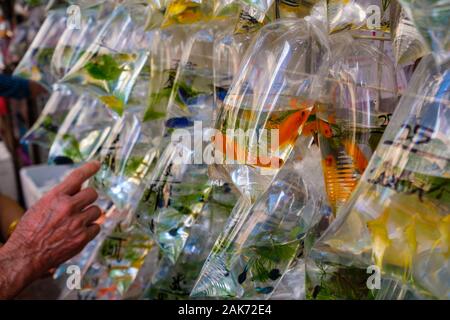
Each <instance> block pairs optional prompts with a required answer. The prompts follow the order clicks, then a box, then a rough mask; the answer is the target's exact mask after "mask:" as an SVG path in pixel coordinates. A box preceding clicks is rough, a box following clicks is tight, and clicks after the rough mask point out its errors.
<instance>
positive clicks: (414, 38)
mask: <svg viewBox="0 0 450 320" xmlns="http://www.w3.org/2000/svg"><path fill="white" fill-rule="evenodd" d="M394 11H395V12H392V15H393V17H392V18H391V20H392V29H391V33H392V38H393V43H392V46H393V51H394V57H395V62H396V63H397V64H400V65H408V64H411V63H414V62H415V61H416V60H417V59H420V58H422V57H424V56H425V55H426V54H427V53H428V48H427V46H426V44H425V43H424V40H423V38H422V36H421V35H420V33H419V31H417V29H416V27H415V26H414V24H413V23H412V21H411V20H410V19H409V17H408V16H407V14H406V12H405V10H404V9H402V8H401V6H400V5H399V4H396V5H395V9H394Z"/></svg>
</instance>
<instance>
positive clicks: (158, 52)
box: [143, 27, 189, 122]
mask: <svg viewBox="0 0 450 320" xmlns="http://www.w3.org/2000/svg"><path fill="white" fill-rule="evenodd" d="M187 30H189V28H181V27H180V28H178V27H172V28H167V29H164V30H157V31H155V32H154V37H153V41H152V46H151V50H150V56H149V59H148V61H149V68H150V74H149V87H148V95H147V98H146V100H147V105H146V109H145V112H144V115H143V121H144V122H147V121H155V120H161V119H162V120H164V119H165V118H166V116H167V107H168V103H169V99H170V96H171V94H172V89H173V86H174V83H175V77H176V74H177V70H178V66H179V63H180V60H181V56H182V54H183V52H184V51H185V46H186V42H188V41H189V40H188V39H189V35H188V33H187V32H186V31H187Z"/></svg>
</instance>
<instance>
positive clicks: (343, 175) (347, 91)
mask: <svg viewBox="0 0 450 320" xmlns="http://www.w3.org/2000/svg"><path fill="white" fill-rule="evenodd" d="M332 42H333V46H332V48H333V50H332V51H333V54H334V59H333V63H332V65H331V67H330V74H329V81H327V84H326V86H325V90H324V94H325V95H327V97H324V100H323V101H321V102H320V103H318V105H317V106H316V117H317V128H316V129H317V131H318V136H319V145H320V149H321V153H322V167H323V170H324V176H325V182H326V183H325V185H326V189H327V194H328V201H329V203H330V205H331V207H332V208H333V211H334V212H335V213H336V212H338V209H339V208H340V207H342V205H344V204H345V202H346V201H347V200H348V198H349V197H350V196H351V194H352V192H353V189H354V188H355V186H356V184H357V183H358V181H359V179H360V178H361V175H362V174H363V173H364V171H365V169H366V168H367V164H368V162H369V160H370V158H371V156H372V154H373V152H374V151H375V149H376V147H377V146H378V142H379V141H380V139H381V136H382V135H383V133H384V130H385V128H386V127H387V125H388V124H389V120H390V118H391V116H392V114H393V112H394V110H395V108H396V106H397V103H398V96H399V95H398V92H397V87H398V86H397V75H396V72H395V68H394V65H393V62H392V61H391V60H390V59H389V58H388V57H387V56H386V55H385V54H384V53H383V52H381V51H380V50H379V49H378V48H377V47H376V45H375V44H373V43H371V42H368V41H367V40H361V39H356V40H353V39H352V38H351V37H350V36H346V35H335V37H334V39H333V41H332Z"/></svg>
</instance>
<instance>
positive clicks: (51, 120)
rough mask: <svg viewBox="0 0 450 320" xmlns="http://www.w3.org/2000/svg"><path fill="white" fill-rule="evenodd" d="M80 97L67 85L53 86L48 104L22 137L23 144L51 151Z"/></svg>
mask: <svg viewBox="0 0 450 320" xmlns="http://www.w3.org/2000/svg"><path fill="white" fill-rule="evenodd" d="M78 98H79V97H78V95H77V94H76V93H75V92H73V91H72V90H70V88H69V87H67V86H65V85H60V84H55V85H53V93H52V94H51V96H50V98H49V100H48V101H47V104H46V105H45V107H44V109H43V110H42V112H41V114H40V115H39V118H38V119H37V120H36V122H35V123H34V124H33V126H32V127H31V129H29V130H28V132H27V133H26V134H25V135H24V136H23V137H22V139H21V143H23V144H36V145H39V146H41V147H43V148H46V149H50V147H51V145H52V144H53V141H54V140H55V138H56V135H57V133H58V131H59V128H60V125H61V124H62V123H63V122H64V119H65V118H66V116H67V114H68V113H69V111H70V110H71V109H72V107H74V105H75V103H76V101H77V100H78Z"/></svg>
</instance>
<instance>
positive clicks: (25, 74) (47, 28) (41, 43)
mask: <svg viewBox="0 0 450 320" xmlns="http://www.w3.org/2000/svg"><path fill="white" fill-rule="evenodd" d="M66 27H67V16H66V12H65V10H52V11H50V12H48V14H47V18H46V19H45V21H44V23H43V24H42V26H41V28H40V30H39V32H38V33H37V35H36V37H35V38H34V40H33V42H32V43H31V45H30V47H29V48H28V50H27V52H26V53H25V55H24V56H23V58H22V60H21V61H20V62H19V64H18V66H17V67H16V69H15V70H14V75H15V76H18V77H22V78H26V79H30V80H34V81H37V82H39V83H40V84H42V85H43V86H45V87H46V88H47V89H48V90H49V91H50V90H51V89H52V85H53V84H54V83H55V82H56V81H57V79H56V78H55V76H54V75H53V74H52V72H51V69H50V65H51V60H52V56H53V53H54V51H55V47H56V45H57V43H58V41H59V39H60V37H61V35H62V34H63V33H64V31H65V30H66Z"/></svg>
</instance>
